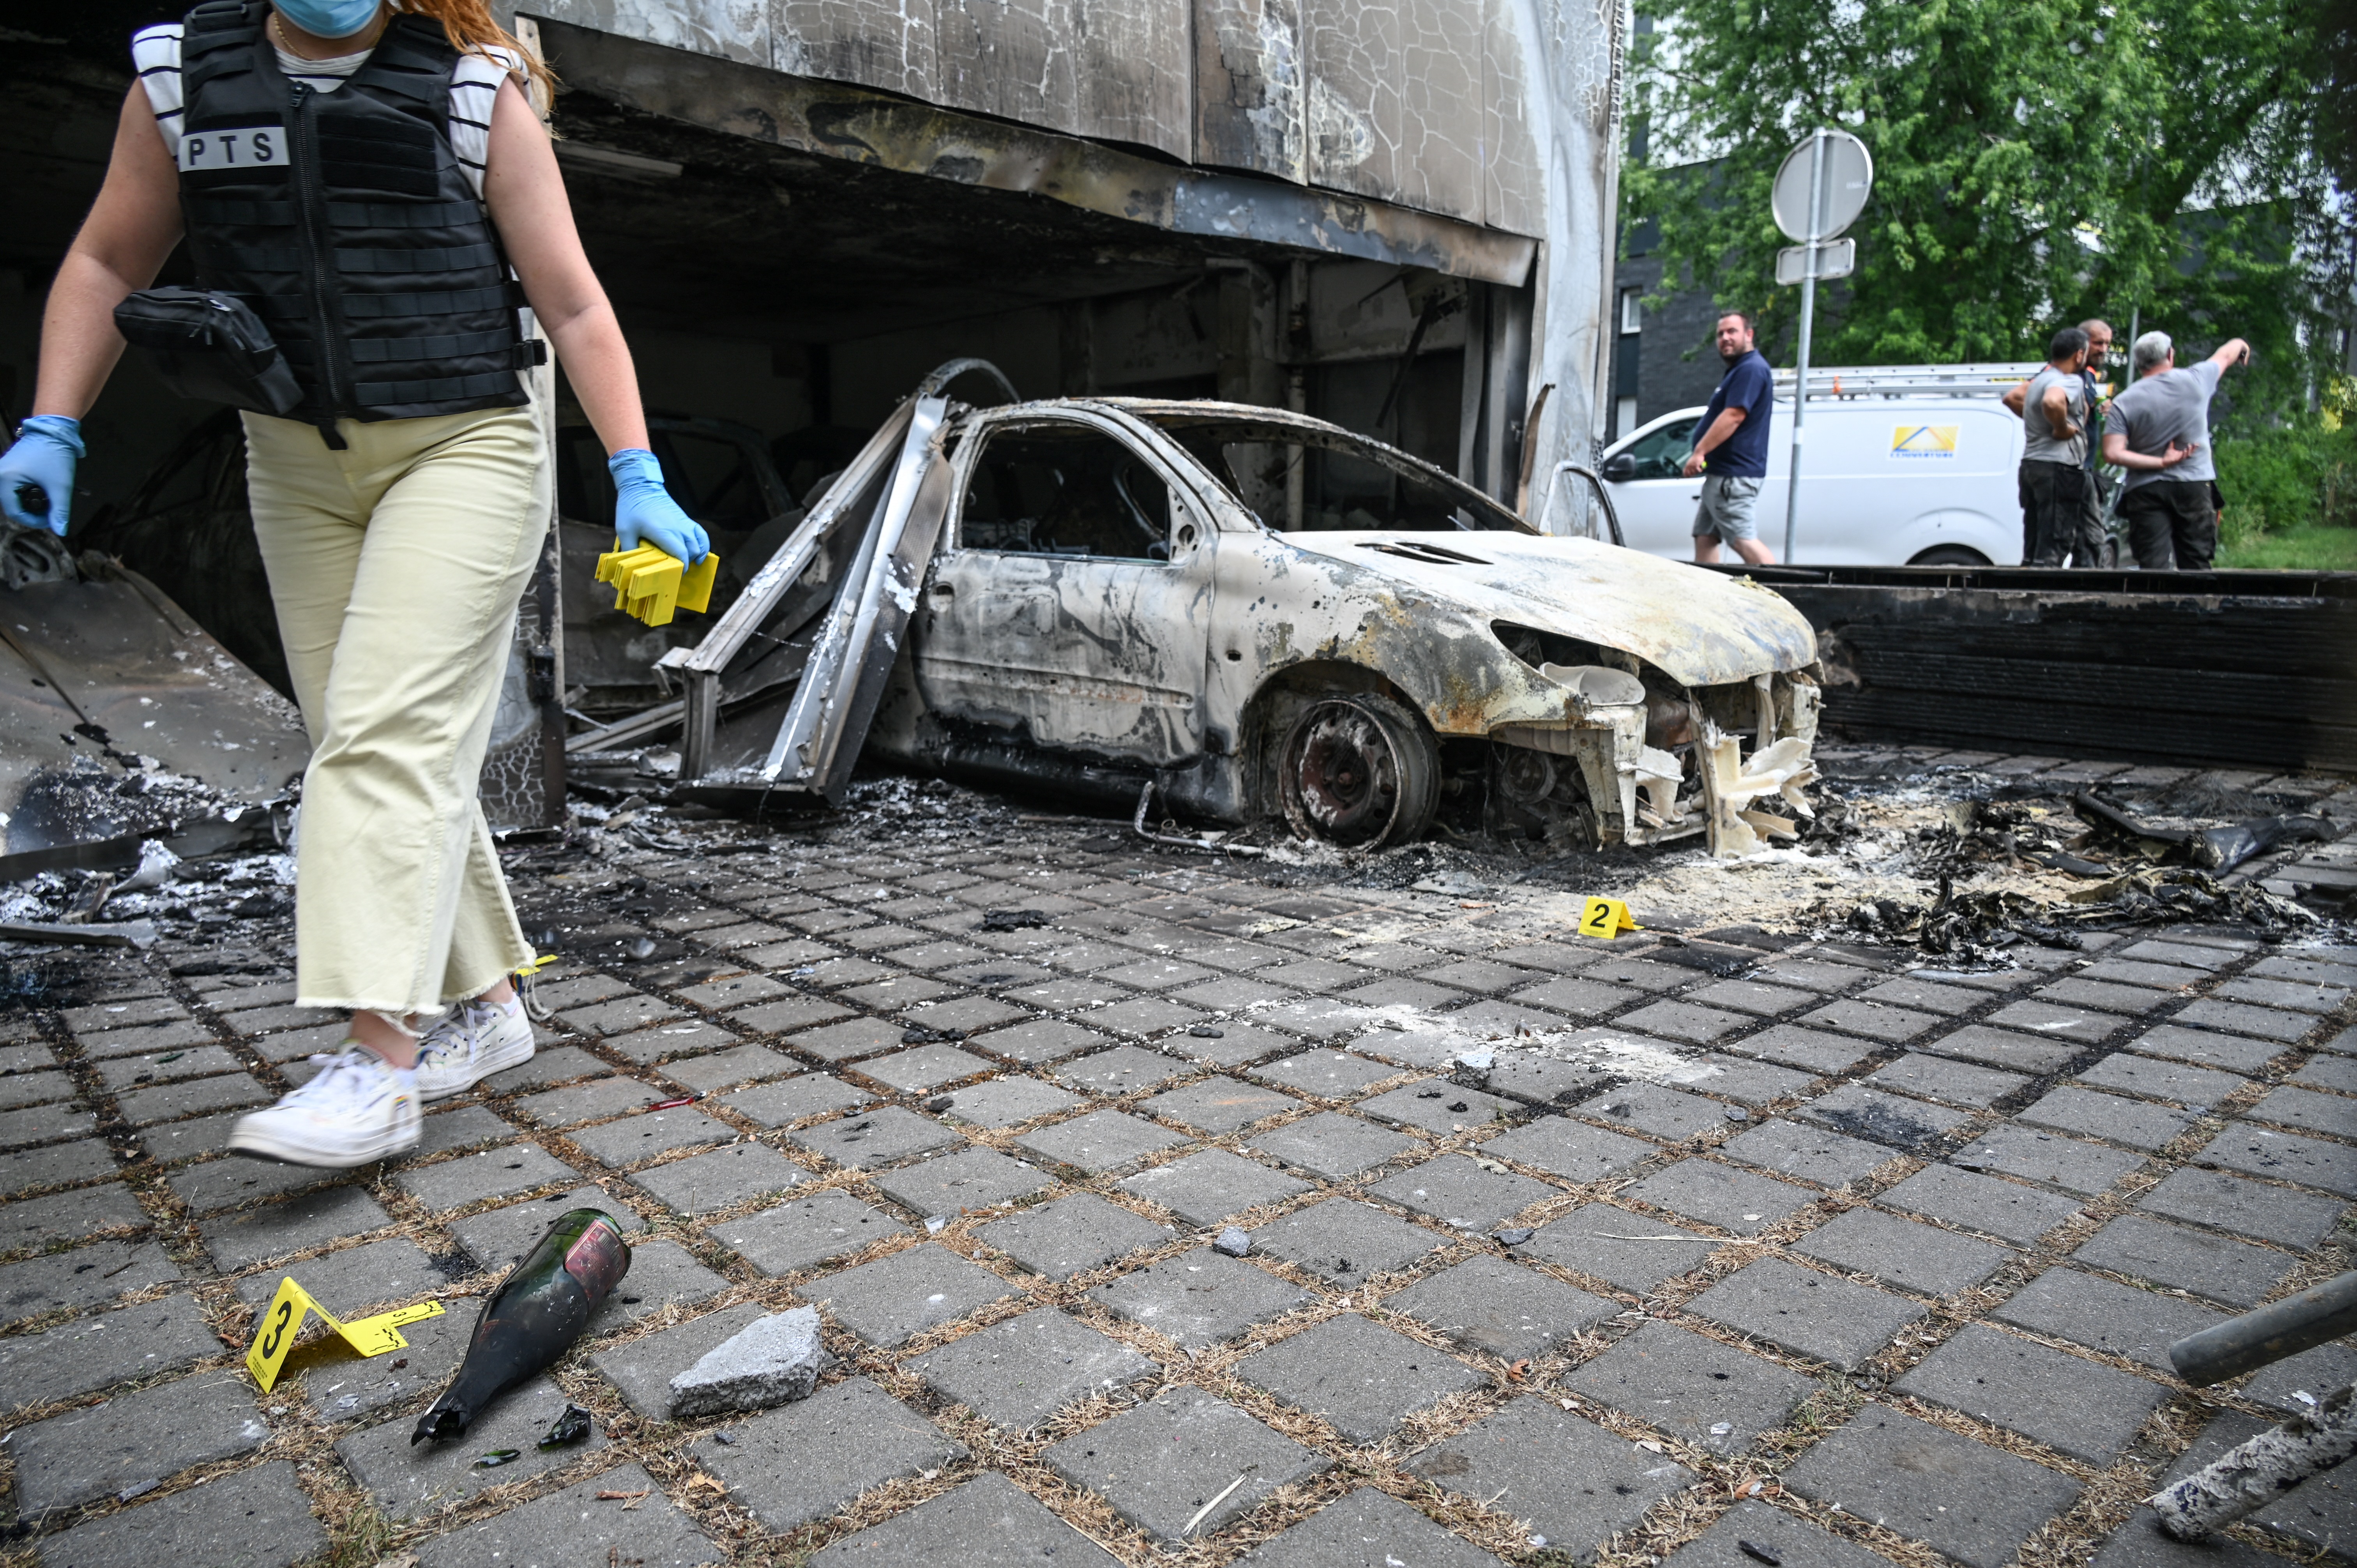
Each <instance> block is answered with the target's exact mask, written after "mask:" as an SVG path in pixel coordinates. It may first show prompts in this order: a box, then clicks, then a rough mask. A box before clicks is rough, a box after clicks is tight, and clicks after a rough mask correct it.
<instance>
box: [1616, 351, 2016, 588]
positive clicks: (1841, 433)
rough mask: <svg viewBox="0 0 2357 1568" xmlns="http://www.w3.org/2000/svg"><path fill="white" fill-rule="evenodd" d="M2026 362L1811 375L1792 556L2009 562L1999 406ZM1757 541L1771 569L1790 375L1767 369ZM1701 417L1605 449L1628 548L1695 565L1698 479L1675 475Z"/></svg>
mask: <svg viewBox="0 0 2357 1568" xmlns="http://www.w3.org/2000/svg"><path fill="white" fill-rule="evenodd" d="M2039 368H2040V367H2039V366H2037V365H2034V364H2031V365H1908V366H1885V367H1878V368H1874V369H1868V370H1851V369H1840V370H1823V371H1820V370H1814V369H1813V370H1811V371H1810V372H1809V417H1808V424H1807V431H1808V436H1807V440H1806V442H1805V444H1804V446H1803V455H1802V459H1801V511H1800V518H1799V526H1798V527H1797V529H1796V530H1795V543H1794V549H1793V555H1794V558H1795V559H1796V560H1798V561H1800V562H1803V563H1804V564H1817V565H1828V566H1830V565H1867V566H2017V565H2019V564H2021V500H2020V495H2019V491H2018V488H2017V485H2016V482H2015V472H2016V470H2017V469H2018V467H2020V464H2021V446H2022V427H2021V421H2020V420H2019V419H2018V418H2016V417H2015V416H2014V415H2013V414H2012V413H2010V412H2008V411H2007V409H2006V407H2005V405H2004V404H2003V403H2000V402H1999V401H1998V400H1999V399H2000V398H2001V397H2002V396H2003V395H2004V393H2005V392H2007V390H2008V389H2009V388H2011V387H2013V386H2015V385H2016V384H2018V382H2020V381H2026V380H2028V379H2029V377H2030V376H2032V375H2034V374H2036V373H2037V371H2038V370H2039ZM1776 393H1777V402H1776V403H1775V413H1774V415H1773V420H1772V423H1771V424H1770V429H1769V436H1768V477H1767V478H1766V479H1764V480H1763V481H1761V483H1760V511H1759V519H1760V539H1761V541H1762V542H1765V543H1766V544H1767V546H1768V547H1769V549H1770V550H1772V551H1774V552H1775V553H1776V554H1777V557H1778V558H1779V559H1780V560H1781V558H1782V556H1783V553H1784V496H1785V487H1786V480H1787V478H1788V477H1789V475H1790V473H1791V470H1792V371H1777V372H1776ZM1702 414H1703V411H1702V410H1701V409H1699V408H1687V409H1680V410H1679V411H1678V412H1677V413H1668V414H1663V416H1662V417H1660V418H1658V419H1655V420H1653V421H1652V422H1651V423H1649V424H1645V425H1644V426H1643V427H1642V428H1641V429H1639V430H1638V431H1637V432H1636V433H1635V434H1633V435H1627V436H1624V437H1622V438H1621V439H1620V440H1619V441H1616V442H1614V443H1613V444H1612V445H1611V446H1608V447H1606V448H1605V450H1604V457H1603V461H1602V462H1601V463H1600V464H1599V465H1598V470H1597V471H1598V474H1599V475H1600V476H1601V478H1603V480H1604V482H1605V488H1606V489H1608V490H1609V492H1610V494H1611V497H1612V505H1613V509H1614V510H1615V511H1617V512H1618V513H1619V514H1620V535H1621V540H1622V542H1624V543H1626V544H1628V545H1629V547H1630V548H1631V549H1633V550H1642V551H1644V552H1645V553H1648V554H1651V555H1664V556H1669V557H1672V558H1674V559H1677V560H1681V561H1690V560H1692V559H1693V558H1694V515H1695V501H1696V500H1697V499H1699V498H1700V497H1701V494H1702V480H1701V479H1700V478H1691V479H1689V478H1684V477H1683V476H1681V475H1680V473H1679V471H1678V470H1679V468H1680V467H1681V466H1682V465H1683V464H1684V462H1685V460H1686V456H1687V454H1688V453H1690V452H1691V451H1693V450H1694V434H1695V424H1697V423H1698V422H1699V421H1700V420H1701V418H1702Z"/></svg>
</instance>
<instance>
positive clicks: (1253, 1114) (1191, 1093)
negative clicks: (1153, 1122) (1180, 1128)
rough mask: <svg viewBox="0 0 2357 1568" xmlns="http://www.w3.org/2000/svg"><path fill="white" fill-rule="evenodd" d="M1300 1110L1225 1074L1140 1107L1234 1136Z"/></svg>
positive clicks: (1272, 1092)
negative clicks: (1238, 1132)
mask: <svg viewBox="0 0 2357 1568" xmlns="http://www.w3.org/2000/svg"><path fill="white" fill-rule="evenodd" d="M1300 1108H1301V1102H1300V1101H1297V1100H1295V1099H1293V1098H1291V1097H1290V1096H1287V1095H1283V1094H1278V1093H1276V1092H1275V1090H1267V1089H1263V1088H1261V1087H1260V1086H1259V1085H1258V1084H1254V1083H1246V1082H1244V1081H1243V1080H1242V1079H1233V1078H1230V1077H1228V1076H1227V1075H1226V1074H1224V1073H1222V1074H1220V1075H1218V1076H1216V1077H1213V1078H1207V1079H1203V1080H1202V1081H1201V1082H1200V1083H1190V1084H1189V1085H1187V1086H1186V1087H1185V1088H1183V1089H1174V1090H1169V1091H1168V1092H1167V1093H1163V1094H1157V1095H1156V1096H1155V1097H1154V1098H1153V1099H1151V1100H1148V1101H1146V1102H1145V1103H1144V1104H1142V1105H1140V1106H1139V1107H1138V1109H1139V1110H1141V1111H1144V1112H1146V1113H1147V1114H1148V1115H1151V1116H1160V1117H1164V1118H1166V1119H1168V1120H1169V1121H1173V1122H1184V1123H1186V1124H1187V1125H1188V1126H1189V1127H1195V1128H1200V1130H1202V1131H1203V1132H1206V1133H1232V1132H1234V1131H1236V1130H1237V1129H1238V1128H1240V1127H1247V1126H1250V1125H1251V1124H1252V1123H1253V1122H1260V1121H1265V1119H1267V1118H1268V1117H1271V1116H1274V1115H1276V1114H1277V1113H1278V1112H1284V1111H1297V1110H1299V1109H1300ZM1361 1109H1364V1107H1361Z"/></svg>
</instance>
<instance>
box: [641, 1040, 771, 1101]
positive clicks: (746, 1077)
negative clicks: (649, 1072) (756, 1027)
mask: <svg viewBox="0 0 2357 1568" xmlns="http://www.w3.org/2000/svg"><path fill="white" fill-rule="evenodd" d="M661 1071H662V1075H663V1076H664V1077H665V1078H668V1079H671V1080H672V1081H673V1082H674V1083H682V1084H685V1085H686V1086H687V1087H688V1088H690V1089H692V1090H695V1092H696V1093H698V1094H717V1093H719V1092H720V1091H721V1090H724V1089H734V1088H736V1087H737V1085H738V1084H742V1083H753V1082H757V1081H759V1079H770V1078H778V1077H780V1076H782V1075H784V1074H787V1073H796V1072H800V1071H802V1063H800V1062H798V1061H796V1060H795V1059H794V1058H791V1057H790V1056H788V1055H786V1054H785V1053H784V1052H783V1051H773V1050H771V1049H770V1047H767V1046H738V1047H737V1048H736V1049H735V1050H728V1051H719V1052H716V1053H714V1054H713V1055H711V1056H703V1057H688V1058H683V1059H682V1060H679V1061H675V1062H665V1063H664V1064H663V1066H662V1069H661Z"/></svg>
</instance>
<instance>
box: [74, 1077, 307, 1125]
mask: <svg viewBox="0 0 2357 1568" xmlns="http://www.w3.org/2000/svg"><path fill="white" fill-rule="evenodd" d="M277 1098H278V1094H277V1091H276V1090H270V1089H265V1088H264V1087H263V1085H262V1083H261V1082H260V1081H259V1080H258V1079H255V1078H254V1077H253V1074H251V1073H243V1072H232V1073H223V1074H222V1075H221V1076H220V1077H218V1078H199V1079H191V1080H189V1081H188V1082H187V1083H169V1084H164V1085H161V1086H159V1087H157V1088H155V1089H143V1090H137V1091H135V1092H134V1093H129V1094H118V1095H117V1096H115V1101H114V1103H115V1106H116V1108H117V1109H118V1110H119V1111H120V1112H122V1113H123V1119H124V1121H125V1122H130V1123H131V1125H133V1126H134V1127H147V1126H153V1125H154V1124H155V1123H156V1122H177V1121H178V1120H179V1119H180V1118H181V1117H183V1116H198V1115H201V1114H203V1113H204V1112H208V1111H229V1110H234V1109H236V1108H238V1107H241V1106H247V1105H262V1104H266V1103H268V1102H269V1101H273V1100H275V1099H277Z"/></svg>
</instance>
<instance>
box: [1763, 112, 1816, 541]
mask: <svg viewBox="0 0 2357 1568" xmlns="http://www.w3.org/2000/svg"><path fill="white" fill-rule="evenodd" d="M1809 142H1810V148H1809V237H1808V239H1807V240H1805V241H1804V242H1803V244H1804V245H1805V246H1806V247H1807V249H1806V253H1805V255H1804V256H1803V261H1802V269H1801V362H1800V367H1799V370H1798V372H1797V373H1796V374H1795V375H1794V376H1793V378H1792V464H1791V472H1790V473H1789V474H1788V475H1787V476H1786V477H1785V480H1784V557H1783V558H1784V560H1785V561H1787V562H1790V561H1791V560H1792V538H1793V534H1794V532H1796V531H1797V530H1798V528H1799V526H1800V518H1801V439H1802V435H1803V430H1802V422H1803V419H1804V418H1805V417H1806V416H1807V413H1808V408H1809V334H1810V332H1811V330H1812V329H1813V328H1814V327H1815V325H1816V317H1817V246H1818V243H1819V242H1820V241H1821V240H1822V239H1823V237H1824V213H1825V133H1824V129H1823V127H1820V128H1818V129H1817V130H1814V131H1812V132H1810V133H1809ZM1769 406H1770V408H1771V409H1772V408H1773V407H1774V406H1775V403H1774V402H1773V401H1772V400H1771V401H1770V403H1769Z"/></svg>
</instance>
